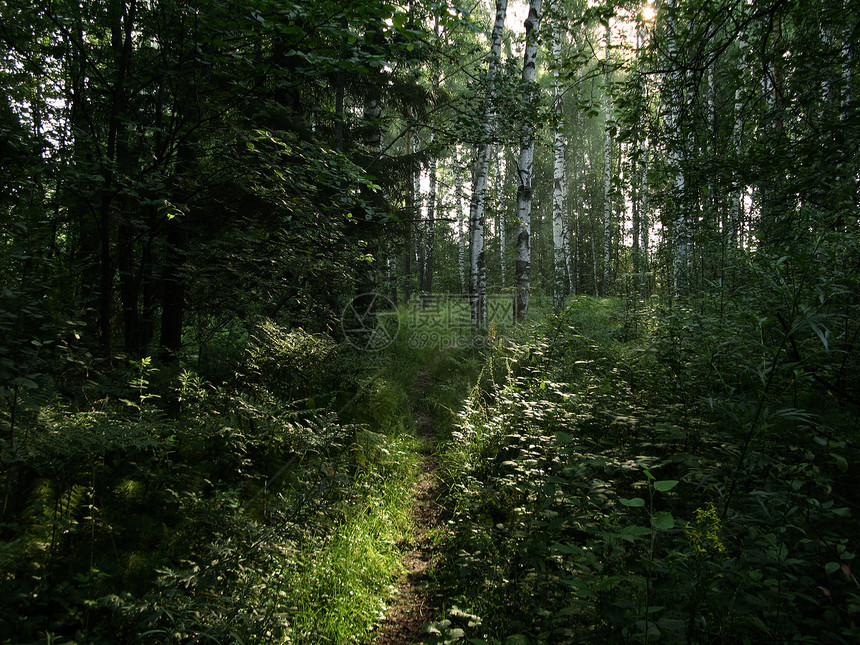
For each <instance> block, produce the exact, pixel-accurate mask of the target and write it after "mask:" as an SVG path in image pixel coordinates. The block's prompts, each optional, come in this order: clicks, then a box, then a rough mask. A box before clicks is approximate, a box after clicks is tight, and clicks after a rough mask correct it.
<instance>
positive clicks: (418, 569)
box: [373, 370, 443, 645]
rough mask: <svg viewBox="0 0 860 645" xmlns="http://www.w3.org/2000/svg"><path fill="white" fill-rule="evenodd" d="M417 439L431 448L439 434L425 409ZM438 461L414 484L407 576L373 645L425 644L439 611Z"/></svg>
mask: <svg viewBox="0 0 860 645" xmlns="http://www.w3.org/2000/svg"><path fill="white" fill-rule="evenodd" d="M430 385H431V380H430V372H429V370H423V371H422V372H420V373H419V375H418V378H417V379H416V384H415V387H416V390H417V392H418V394H419V396H420V397H422V398H423V396H424V395H425V394H426V393H427V391H428V390H429V389H430ZM415 423H416V426H417V431H418V437H419V438H420V439H421V441H422V442H423V443H424V444H425V445H427V446H430V447H432V446H433V445H434V444H435V440H436V433H435V429H434V419H433V415H432V414H431V413H429V412H426V411H424V410H419V411H417V412H416V413H415ZM436 471H437V464H436V459H435V457H434V456H433V455H432V454H426V455H424V456H423V458H422V462H421V474H420V476H419V478H418V482H417V484H416V485H415V487H416V491H415V506H414V508H413V511H412V514H413V524H414V534H413V536H412V538H411V540H410V542H409V544H408V545H407V546H406V551H405V553H404V555H403V565H404V567H405V569H406V573H405V574H404V575H403V576H402V577H401V579H400V580H399V581H398V582H397V585H396V589H397V591H396V595H395V597H394V599H393V600H392V604H391V606H390V607H389V608H388V611H386V613H385V618H384V619H383V621H382V623H381V624H380V626H379V631H378V632H377V635H376V638H375V639H374V640H373V643H374V645H409V644H410V643H421V642H424V634H423V633H422V631H423V627H424V625H426V624H427V623H428V622H430V620H431V619H432V618H433V614H434V612H435V610H436V607H435V604H434V602H435V598H434V594H433V590H432V589H431V588H430V585H429V581H428V574H429V572H430V569H431V568H432V566H433V564H434V561H435V560H436V558H437V557H438V555H439V550H438V547H437V546H435V545H434V544H433V540H432V534H433V531H434V529H436V528H438V527H440V526H441V524H442V512H443V508H442V506H441V505H440V504H439V502H438V499H439V496H440V494H441V492H442V486H441V483H440V482H439V477H438V475H437V472H436Z"/></svg>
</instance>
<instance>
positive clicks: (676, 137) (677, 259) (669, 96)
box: [665, 0, 688, 295]
mask: <svg viewBox="0 0 860 645" xmlns="http://www.w3.org/2000/svg"><path fill="white" fill-rule="evenodd" d="M666 11H667V15H666V36H665V41H666V51H667V64H668V67H669V72H668V74H667V78H666V82H667V87H666V98H665V103H666V106H665V110H666V116H665V129H666V132H667V136H668V166H669V173H670V174H671V176H672V196H671V201H672V207H671V215H672V216H673V217H674V221H673V222H672V289H673V291H674V293H675V295H681V294H682V293H683V292H685V291H686V285H685V273H686V265H687V260H688V257H687V256H688V248H687V245H688V231H687V217H686V213H685V204H684V201H685V200H684V189H685V186H684V179H685V178H684V171H683V168H681V160H682V156H683V149H682V146H683V138H682V136H681V133H680V132H679V130H680V128H681V102H682V97H683V88H682V72H681V71H680V69H679V67H678V62H677V60H676V59H677V49H678V45H677V24H676V17H675V0H668V2H666Z"/></svg>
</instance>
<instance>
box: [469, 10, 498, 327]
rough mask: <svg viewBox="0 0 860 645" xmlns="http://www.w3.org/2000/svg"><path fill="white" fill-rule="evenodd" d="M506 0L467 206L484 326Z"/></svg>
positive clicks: (476, 302)
mask: <svg viewBox="0 0 860 645" xmlns="http://www.w3.org/2000/svg"><path fill="white" fill-rule="evenodd" d="M507 9H508V1H507V0H496V19H495V22H494V24H493V31H492V34H491V36H490V55H489V58H488V61H487V62H488V67H487V81H488V86H489V88H490V89H489V94H488V96H487V107H486V110H485V112H484V140H483V141H482V142H481V143H480V144H479V145H478V150H477V154H476V155H475V168H474V171H473V186H472V199H471V203H470V207H469V227H470V231H471V256H472V257H471V260H472V262H471V281H470V296H471V297H470V300H471V305H472V324H473V326H475V327H483V326H484V325H485V324H486V322H487V266H486V261H485V257H484V207H485V205H486V201H487V179H488V175H489V169H490V150H491V147H492V140H493V136H494V134H495V130H496V112H495V105H494V103H495V91H494V85H495V82H496V76H497V75H498V71H499V61H500V58H501V51H502V32H503V31H504V29H505V14H506V13H507Z"/></svg>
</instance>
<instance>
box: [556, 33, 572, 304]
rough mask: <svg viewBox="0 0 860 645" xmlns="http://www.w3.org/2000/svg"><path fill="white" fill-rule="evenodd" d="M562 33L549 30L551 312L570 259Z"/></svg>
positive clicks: (561, 300) (560, 301)
mask: <svg viewBox="0 0 860 645" xmlns="http://www.w3.org/2000/svg"><path fill="white" fill-rule="evenodd" d="M561 39H562V29H561V26H560V24H559V22H556V24H555V25H554V28H553V39H552V58H553V62H554V67H553V73H552V75H553V95H554V96H553V99H554V105H553V108H554V111H555V129H554V131H553V182H552V183H553V194H552V243H553V260H554V276H553V292H552V305H553V309H554V310H555V311H561V309H562V308H563V307H564V296H565V284H566V280H565V278H566V277H567V276H566V275H565V273H566V271H567V270H568V266H567V265H568V264H569V262H568V261H567V260H568V258H569V257H570V245H569V243H568V244H565V238H566V237H567V235H566V234H567V227H566V226H565V220H566V219H567V209H566V208H565V207H566V205H567V168H566V167H565V148H566V146H565V137H564V131H563V130H562V123H563V119H564V109H563V108H564V105H563V101H562V98H563V93H562V87H561V77H560V74H559V68H560V66H561Z"/></svg>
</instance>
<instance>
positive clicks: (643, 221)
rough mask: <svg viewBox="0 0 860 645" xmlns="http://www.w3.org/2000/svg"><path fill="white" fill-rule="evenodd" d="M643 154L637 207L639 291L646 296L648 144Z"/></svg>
mask: <svg viewBox="0 0 860 645" xmlns="http://www.w3.org/2000/svg"><path fill="white" fill-rule="evenodd" d="M644 145H645V152H644V154H643V158H642V169H641V173H642V174H641V177H642V178H641V179H640V181H639V194H640V196H641V199H640V206H639V236H640V241H639V252H640V254H641V258H642V265H641V270H642V279H641V289H642V292H641V293H642V295H643V296H647V295H648V293H649V291H650V287H651V280H650V278H649V271H650V267H649V262H650V258H649V255H648V254H649V251H648V243H649V238H650V227H651V218H650V217H648V162H649V161H650V156H651V150H650V148H649V147H648V142H647V141H646V142H645V144H644Z"/></svg>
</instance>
